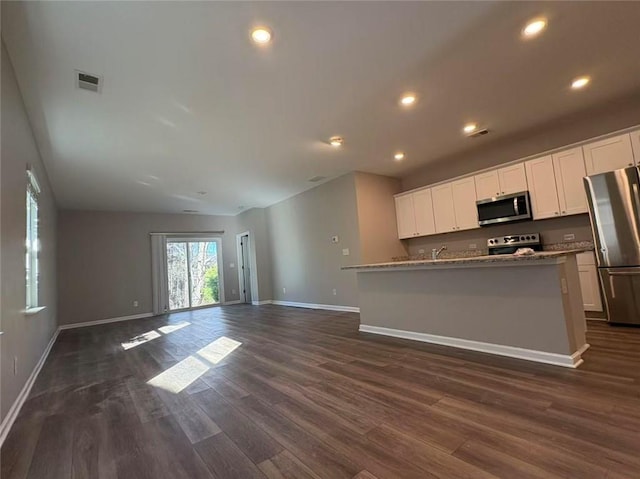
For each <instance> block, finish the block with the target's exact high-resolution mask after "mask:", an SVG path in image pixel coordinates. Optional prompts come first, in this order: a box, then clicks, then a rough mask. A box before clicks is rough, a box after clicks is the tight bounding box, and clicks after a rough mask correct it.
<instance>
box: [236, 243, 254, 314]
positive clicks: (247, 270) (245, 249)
mask: <svg viewBox="0 0 640 479" xmlns="http://www.w3.org/2000/svg"><path fill="white" fill-rule="evenodd" d="M249 241H250V240H249V233H243V234H242V235H240V251H239V252H238V256H239V257H240V264H239V272H240V275H239V276H240V278H239V279H240V300H241V302H243V303H249V304H251V255H250V252H249V251H250V250H249Z"/></svg>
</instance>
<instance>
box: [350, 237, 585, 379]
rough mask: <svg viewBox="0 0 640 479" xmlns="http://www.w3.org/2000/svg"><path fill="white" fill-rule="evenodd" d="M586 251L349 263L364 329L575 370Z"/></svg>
mask: <svg viewBox="0 0 640 479" xmlns="http://www.w3.org/2000/svg"><path fill="white" fill-rule="evenodd" d="M583 251H584V250H570V251H549V252H540V253H536V254H535V255H531V256H515V255H494V256H477V257H471V258H468V257H467V258H452V259H438V260H421V261H398V262H390V263H378V264H366V265H357V266H348V267H345V268H343V269H347V270H355V271H356V272H357V276H358V290H359V304H360V331H363V332H368V333H376V334H382V335H387V336H394V337H400V338H406V339H413V340H417V341H424V342H429V343H436V344H442V345H447V346H453V347H458V348H463V349H471V350H475V351H482V352H486V353H491V354H498V355H502V356H510V357H515V358H521V359H527V360H530V361H537V362H542V363H549V364H555V365H558V366H564V367H570V368H575V367H578V366H579V365H580V364H582V362H583V359H582V357H581V356H582V353H584V351H586V349H587V348H588V347H589V345H588V344H587V343H586V338H585V331H586V321H585V317H584V311H583V308H582V295H581V292H580V285H579V278H578V266H577V262H576V254H578V253H581V252H583Z"/></svg>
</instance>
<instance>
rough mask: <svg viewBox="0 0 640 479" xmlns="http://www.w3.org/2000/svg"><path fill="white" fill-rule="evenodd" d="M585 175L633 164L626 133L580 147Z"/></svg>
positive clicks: (629, 140) (629, 142)
mask: <svg viewBox="0 0 640 479" xmlns="http://www.w3.org/2000/svg"><path fill="white" fill-rule="evenodd" d="M582 149H583V151H584V160H585V166H586V170H587V175H595V174H597V173H604V172H606V171H613V170H618V169H620V168H626V167H628V166H633V165H634V164H635V162H634V159H633V150H632V149H631V136H630V135H629V134H628V133H625V134H624V135H619V136H614V137H612V138H607V139H606V140H600V141H596V142H595V143H590V144H588V145H584V146H583V147H582Z"/></svg>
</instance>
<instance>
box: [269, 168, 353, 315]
mask: <svg viewBox="0 0 640 479" xmlns="http://www.w3.org/2000/svg"><path fill="white" fill-rule="evenodd" d="M267 219H268V222H269V233H270V245H271V261H272V270H273V299H275V300H281V301H293V302H303V303H316V304H332V305H342V306H357V305H358V299H357V287H356V286H357V285H356V278H355V273H354V272H352V271H341V270H340V268H341V267H342V266H346V265H352V264H357V263H359V262H360V261H361V252H360V238H359V231H358V213H357V204H356V190H355V178H354V174H353V173H350V174H348V175H345V176H341V177H339V178H336V179H334V180H332V181H329V182H328V183H324V184H322V185H320V186H317V187H316V188H313V189H311V190H307V191H305V192H304V193H301V194H299V195H296V196H294V197H292V198H289V199H287V200H285V201H282V202H280V203H277V204H275V205H273V206H270V207H269V208H267ZM332 236H338V237H339V240H340V241H339V242H338V243H332V242H331V237H332ZM344 248H348V249H349V252H350V255H349V256H343V255H342V250H343V249H344ZM283 288H286V293H285V292H283ZM334 288H335V289H336V294H335V295H334V294H333V292H332V290H333V289H334Z"/></svg>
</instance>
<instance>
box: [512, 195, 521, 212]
mask: <svg viewBox="0 0 640 479" xmlns="http://www.w3.org/2000/svg"><path fill="white" fill-rule="evenodd" d="M513 209H514V211H515V213H516V216H519V215H520V209H519V208H518V197H517V196H516V197H515V198H514V199H513Z"/></svg>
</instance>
